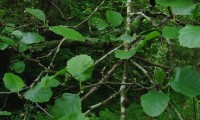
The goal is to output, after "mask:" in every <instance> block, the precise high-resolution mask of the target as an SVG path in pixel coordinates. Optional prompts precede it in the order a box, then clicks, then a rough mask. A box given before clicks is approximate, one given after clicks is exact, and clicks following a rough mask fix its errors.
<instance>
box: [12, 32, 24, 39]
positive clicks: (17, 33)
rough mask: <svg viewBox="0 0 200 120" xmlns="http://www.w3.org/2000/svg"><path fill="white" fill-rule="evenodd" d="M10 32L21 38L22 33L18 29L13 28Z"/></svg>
mask: <svg viewBox="0 0 200 120" xmlns="http://www.w3.org/2000/svg"><path fill="white" fill-rule="evenodd" d="M11 34H12V35H14V36H16V37H17V38H22V36H23V33H22V32H21V31H19V30H15V31H13V32H12V33H11Z"/></svg>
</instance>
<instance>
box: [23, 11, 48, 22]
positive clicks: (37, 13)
mask: <svg viewBox="0 0 200 120" xmlns="http://www.w3.org/2000/svg"><path fill="white" fill-rule="evenodd" d="M26 11H27V12H28V13H30V14H31V15H33V16H35V17H36V18H38V19H40V20H42V21H43V22H45V20H46V16H45V14H44V12H43V11H41V10H39V9H31V8H26Z"/></svg>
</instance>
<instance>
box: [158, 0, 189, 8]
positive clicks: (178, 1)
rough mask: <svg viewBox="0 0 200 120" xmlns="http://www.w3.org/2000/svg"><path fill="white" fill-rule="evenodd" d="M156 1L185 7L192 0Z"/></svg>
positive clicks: (161, 3) (166, 4) (165, 4)
mask: <svg viewBox="0 0 200 120" xmlns="http://www.w3.org/2000/svg"><path fill="white" fill-rule="evenodd" d="M156 3H158V4H160V5H164V6H171V7H187V6H190V5H191V4H192V0H156Z"/></svg>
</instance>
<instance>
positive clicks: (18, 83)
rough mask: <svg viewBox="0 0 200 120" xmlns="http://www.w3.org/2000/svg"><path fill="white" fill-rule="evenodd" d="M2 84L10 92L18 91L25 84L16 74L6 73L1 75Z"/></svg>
mask: <svg viewBox="0 0 200 120" xmlns="http://www.w3.org/2000/svg"><path fill="white" fill-rule="evenodd" d="M3 81H4V85H5V87H6V88H7V89H9V90H10V91H11V92H19V91H21V90H22V89H23V87H24V86H25V84H24V81H23V80H22V79H21V78H20V77H19V76H17V75H14V74H12V73H6V74H4V77H3Z"/></svg>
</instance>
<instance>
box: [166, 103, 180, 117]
mask: <svg viewBox="0 0 200 120" xmlns="http://www.w3.org/2000/svg"><path fill="white" fill-rule="evenodd" d="M169 105H170V107H171V108H172V109H173V110H174V112H175V113H176V115H177V116H178V118H179V119H180V120H183V118H182V117H181V114H180V112H179V111H178V110H177V109H176V108H175V107H174V106H173V105H172V104H171V103H169Z"/></svg>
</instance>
